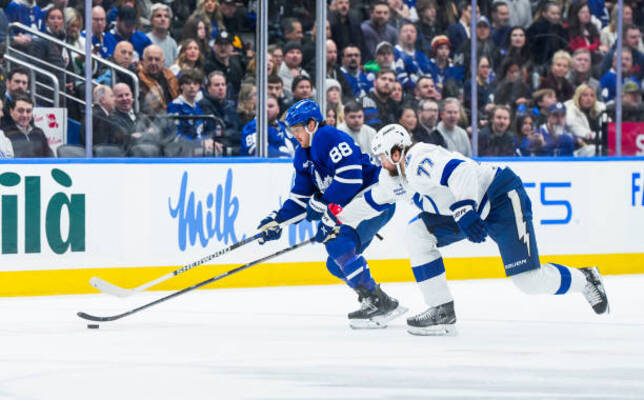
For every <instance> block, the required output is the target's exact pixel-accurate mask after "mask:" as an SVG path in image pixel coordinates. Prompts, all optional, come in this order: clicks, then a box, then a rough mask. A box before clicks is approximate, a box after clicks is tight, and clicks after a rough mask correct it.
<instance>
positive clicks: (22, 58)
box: [5, 22, 139, 112]
mask: <svg viewBox="0 0 644 400" xmlns="http://www.w3.org/2000/svg"><path fill="white" fill-rule="evenodd" d="M12 30H19V31H21V32H23V33H24V32H27V33H29V34H31V35H33V36H38V37H40V38H43V39H45V40H48V41H50V42H52V43H55V44H57V45H59V46H62V47H64V48H65V49H67V50H69V51H70V52H72V53H75V54H80V55H82V56H85V51H84V50H79V49H77V48H76V47H74V46H72V45H70V44H68V43H65V42H63V41H61V40H58V39H56V38H55V37H53V36H51V35H48V34H46V33H44V32H41V31H39V30H37V29H33V28H30V27H28V26H26V25H23V24H21V23H18V22H13V23H11V24H9V31H8V34H7V46H6V47H7V50H6V55H5V57H6V56H8V57H7V61H9V63H11V62H15V63H17V64H20V65H23V66H25V67H27V68H28V69H30V70H33V71H35V72H37V73H39V74H43V75H45V76H47V77H48V78H50V79H51V78H52V77H54V78H55V75H54V74H53V73H51V72H49V71H45V70H43V69H42V68H39V67H37V66H36V65H34V63H33V62H30V61H36V62H37V63H38V65H41V66H42V65H45V66H47V68H49V69H51V70H55V71H58V72H61V73H63V74H64V76H65V77H67V76H71V77H72V78H74V79H75V80H78V81H81V82H83V83H86V81H85V77H84V76H81V75H78V74H76V73H74V72H71V71H68V70H66V69H64V68H60V67H59V66H57V65H53V64H51V63H48V62H46V61H44V60H40V59H38V58H36V57H34V56H32V55H31V54H29V53H26V52H24V51H21V50H20V49H17V48H16V47H14V46H12V45H11V35H10V34H11V32H12ZM90 40H91V37H90ZM92 61H93V62H96V63H98V64H99V65H104V66H106V67H107V68H109V69H111V71H112V86H113V85H114V84H115V83H116V74H115V72H114V71H118V72H121V73H124V74H126V75H127V76H129V77H130V78H132V82H133V85H134V88H133V92H134V93H133V97H134V112H139V77H138V76H137V74H135V73H133V72H132V71H130V70H128V69H126V68H123V67H121V66H120V65H118V64H115V63H113V62H111V61H108V60H106V59H104V58H102V57H99V56H97V55H95V54H92ZM31 78H32V79H31V82H32V84H31V89H32V96H37V94H36V91H35V90H34V89H35V87H36V85H37V86H40V87H43V88H46V89H49V90H52V91H54V92H56V93H58V96H57V98H56V101H55V102H54V99H46V98H44V97H42V96H39V97H40V98H43V99H44V100H47V101H49V102H51V103H53V104H54V106H55V107H59V106H60V101H59V98H60V96H62V97H64V98H66V99H69V100H71V101H75V102H77V103H80V104H81V105H83V106H84V105H85V100H84V99H81V98H78V97H75V96H72V95H70V94H69V93H66V92H65V91H64V90H62V91H61V90H59V88H60V86H58V85H57V87H53V86H47V85H45V84H43V83H42V82H36V80H35V79H33V78H34V76H33V74H32V76H31ZM55 83H56V84H60V82H58V79H56V81H55ZM92 84H98V83H97V82H96V80H94V79H92ZM55 97H56V96H55Z"/></svg>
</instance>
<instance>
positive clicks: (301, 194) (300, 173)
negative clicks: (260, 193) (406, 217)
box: [277, 125, 380, 222]
mask: <svg viewBox="0 0 644 400" xmlns="http://www.w3.org/2000/svg"><path fill="white" fill-rule="evenodd" d="M293 166H294V167H295V183H294V184H293V188H292V189H291V194H290V196H289V199H288V200H287V201H286V202H284V204H283V205H282V208H281V209H280V210H279V211H278V213H277V221H279V222H281V221H286V220H289V219H291V218H293V217H294V216H296V215H299V214H301V213H303V212H305V211H306V205H307V202H308V199H309V198H310V197H311V196H312V195H313V194H315V193H319V194H321V195H322V200H323V201H324V202H325V203H326V204H332V203H333V204H338V205H340V206H342V207H344V206H345V205H346V204H347V203H348V202H349V201H351V199H353V197H354V196H355V195H356V194H357V193H359V192H360V191H361V190H363V189H364V188H366V187H368V186H370V185H372V184H374V183H375V182H376V181H377V180H378V171H379V169H380V167H378V166H375V165H373V164H372V163H371V162H370V161H369V156H368V155H366V154H362V152H361V151H360V148H359V147H358V146H357V145H356V144H355V142H354V141H353V139H352V138H351V136H349V135H348V134H347V133H345V132H342V131H340V130H338V129H336V128H334V127H332V126H328V125H324V126H322V127H320V128H319V129H318V130H317V132H315V134H314V135H313V141H312V143H311V147H309V148H306V149H305V148H302V147H298V148H297V149H296V150H295V157H294V158H293Z"/></svg>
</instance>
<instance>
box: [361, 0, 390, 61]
mask: <svg viewBox="0 0 644 400" xmlns="http://www.w3.org/2000/svg"><path fill="white" fill-rule="evenodd" d="M390 16H391V12H390V10H389V4H387V2H386V1H383V0H376V1H374V2H373V3H371V7H370V18H369V19H368V20H366V21H364V22H363V23H362V25H360V29H362V36H363V37H364V41H365V48H366V54H364V58H365V59H366V60H371V59H372V58H375V54H376V46H377V45H378V43H380V42H382V41H386V42H389V43H398V31H397V30H396V28H394V27H393V26H391V25H389V18H390Z"/></svg>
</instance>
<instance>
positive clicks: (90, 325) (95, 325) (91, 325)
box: [87, 324, 98, 329]
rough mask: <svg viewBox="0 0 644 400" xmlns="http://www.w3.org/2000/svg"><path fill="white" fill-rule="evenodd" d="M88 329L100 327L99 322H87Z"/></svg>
mask: <svg viewBox="0 0 644 400" xmlns="http://www.w3.org/2000/svg"><path fill="white" fill-rule="evenodd" d="M87 329H98V324H87Z"/></svg>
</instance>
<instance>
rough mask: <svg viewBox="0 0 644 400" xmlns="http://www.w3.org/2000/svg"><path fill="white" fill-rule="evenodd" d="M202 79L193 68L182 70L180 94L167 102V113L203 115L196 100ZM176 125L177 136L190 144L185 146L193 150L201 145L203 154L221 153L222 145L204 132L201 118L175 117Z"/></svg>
mask: <svg viewBox="0 0 644 400" xmlns="http://www.w3.org/2000/svg"><path fill="white" fill-rule="evenodd" d="M202 81H203V76H202V74H201V72H199V71H197V70H194V69H186V70H184V71H182V72H181V76H179V89H180V90H181V94H180V95H179V96H178V97H177V98H175V99H174V100H172V102H171V103H170V104H168V108H167V112H168V114H175V115H186V116H190V115H203V111H202V109H201V106H199V103H197V101H196V99H197V94H198V93H199V88H200V86H201V82H202ZM176 125H177V136H178V138H179V139H180V140H184V141H185V144H190V146H186V148H193V149H192V151H194V148H197V147H201V146H203V148H202V150H203V152H204V154H209V155H210V154H214V155H221V154H222V152H223V146H222V145H221V143H219V142H213V139H212V138H211V135H212V134H211V132H205V130H204V127H205V124H204V120H203V119H177V120H176ZM192 155H195V154H192Z"/></svg>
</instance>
